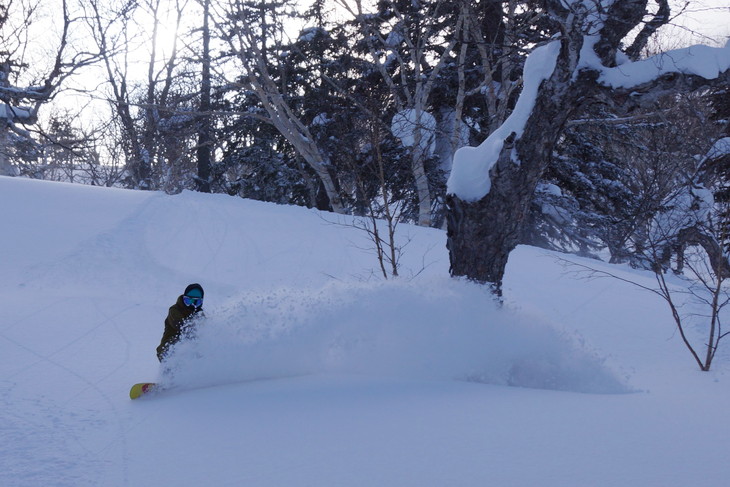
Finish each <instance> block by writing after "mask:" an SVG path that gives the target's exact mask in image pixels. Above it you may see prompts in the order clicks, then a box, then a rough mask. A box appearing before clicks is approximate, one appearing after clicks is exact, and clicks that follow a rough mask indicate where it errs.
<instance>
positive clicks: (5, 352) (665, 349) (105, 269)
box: [0, 178, 730, 487]
mask: <svg viewBox="0 0 730 487" xmlns="http://www.w3.org/2000/svg"><path fill="white" fill-rule="evenodd" d="M40 202H42V203H40ZM0 204H2V205H3V206H4V207H6V208H15V209H16V213H14V214H13V217H12V218H11V219H10V222H11V223H13V222H15V223H13V225H15V226H12V225H11V227H10V231H11V232H13V235H14V236H15V238H13V239H8V240H3V241H0V254H1V255H13V256H18V258H17V259H11V260H5V261H0V271H3V275H4V276H6V279H4V281H3V282H0V294H2V295H3V296H5V297H6V298H9V300H8V304H7V306H6V310H5V311H6V315H5V317H4V318H3V319H2V321H0V371H1V372H0V388H2V392H3V394H2V398H0V436H1V437H2V439H3V442H2V445H0V485H2V486H6V485H7V486H10V487H26V486H28V487H30V486H33V487H35V486H38V485H54V486H74V487H75V486H87V485H88V486H92V485H93V486H99V485H110V486H111V485H114V486H116V485H190V486H193V485H256V486H257V487H261V486H269V485H270V486H277V485H278V486H280V485H348V487H352V486H358V485H362V486H371V485H379V486H381V485H382V486H389V485H392V486H396V485H397V486H402V485H419V486H443V485H460V486H483V485H489V484H491V485H515V486H528V485H529V486H532V485H541V486H545V487H552V486H560V487H563V486H581V487H582V486H585V485H595V486H597V487H600V486H615V485H622V486H637V487H638V486H642V487H643V486H646V485H662V486H663V487H664V486H669V487H671V486H677V487H679V486H683V487H684V486H685V485H691V482H692V480H693V479H696V478H699V477H700V476H702V477H703V478H704V479H705V482H706V484H707V485H718V486H719V485H723V482H724V480H725V479H726V478H727V476H728V475H729V474H730V469H729V468H728V467H726V462H725V461H724V457H723V455H724V451H725V449H724V447H723V445H724V444H725V441H726V439H725V433H724V431H726V428H725V427H724V425H725V420H724V417H725V416H726V415H725V414H724V409H723V408H724V405H725V404H726V403H727V399H728V394H727V392H724V391H725V388H724V386H725V384H723V382H724V381H725V380H727V372H728V370H730V368H729V367H728V357H729V355H728V352H727V351H726V350H724V349H723V350H722V353H721V354H719V355H718V358H717V359H716V360H717V361H718V362H717V364H716V370H715V371H714V372H713V373H711V374H699V373H698V372H696V371H695V370H693V364H692V363H691V362H690V360H689V359H688V357H687V354H686V351H684V350H683V349H682V346H681V343H679V339H678V337H677V336H676V332H675V330H674V328H673V327H672V324H671V318H670V320H669V321H668V320H667V316H666V310H664V309H663V308H662V307H661V303H659V304H657V303H656V302H655V301H651V299H650V297H647V296H643V295H640V293H637V292H635V290H634V289H633V288H626V287H625V286H624V285H622V284H619V283H617V282H611V281H597V282H587V281H576V280H574V279H572V278H570V277H568V276H566V275H565V274H564V272H563V271H562V270H561V269H560V266H559V265H558V264H557V263H555V262H554V260H553V257H552V256H551V254H549V253H545V252H542V251H537V250H535V249H529V248H524V247H521V248H519V249H518V250H517V251H515V252H514V254H513V256H512V257H511V258H510V265H509V267H508V278H507V279H506V281H505V296H506V301H507V303H508V305H507V306H506V308H507V309H506V310H498V309H496V308H495V307H494V306H493V305H492V304H491V302H490V300H489V298H488V297H487V296H486V295H485V293H484V292H483V291H482V290H481V289H479V288H478V287H477V286H473V285H471V284H468V283H465V282H461V281H454V280H452V279H449V278H448V277H446V276H447V266H448V262H447V258H446V255H445V251H444V250H443V233H442V232H439V231H435V230H423V229H412V230H409V233H410V235H409V239H412V240H411V243H410V244H409V247H408V249H407V255H405V256H404V260H403V263H404V271H405V272H404V274H408V273H409V272H408V271H411V273H412V274H414V275H415V274H417V273H418V272H419V271H423V272H421V274H420V275H419V276H418V277H417V278H415V279H413V280H412V281H407V280H403V279H401V280H396V281H392V282H381V281H377V280H370V281H364V280H357V279H353V278H352V277H350V276H355V275H368V274H369V272H368V269H372V268H374V267H375V266H376V262H375V260H374V257H373V256H371V255H368V254H367V253H363V252H362V251H361V250H359V249H358V247H359V248H362V247H363V246H365V245H366V242H367V239H366V238H365V237H364V236H358V234H357V233H356V232H353V231H352V229H343V228H342V227H339V226H335V225H329V224H325V223H323V221H322V219H321V218H320V217H319V216H317V215H316V213H315V212H312V211H309V210H303V209H299V208H288V207H279V206H276V205H266V204H261V203H256V202H248V201H242V200H238V199H236V198H228V197H223V196H210V195H197V194H191V193H185V194H182V195H178V196H166V195H161V194H150V193H135V192H117V191H114V190H103V189H98V188H96V189H89V188H79V187H76V186H70V185H57V184H49V183H41V182H32V181H24V180H9V179H7V178H0ZM54 212H58V213H59V214H61V215H74V217H75V218H73V219H70V220H69V219H68V218H67V219H65V220H64V219H60V218H58V216H56V215H55V214H54ZM94 212H97V213H94ZM85 215H86V216H87V218H85ZM27 225H39V226H41V227H42V228H43V238H44V239H46V243H43V242H41V241H39V240H38V236H37V232H36V230H34V229H33V228H28V227H27ZM74 238H76V240H74ZM26 249H32V251H33V252H34V253H33V255H28V254H26V253H24V252H26ZM28 251H30V250H28ZM426 252H431V256H430V257H429V259H433V262H434V264H433V265H431V266H429V267H427V268H426V269H423V255H424V254H425V253H426ZM627 272H633V271H627ZM632 275H633V276H638V277H635V278H637V279H643V278H644V277H642V276H641V275H640V274H632ZM329 276H334V277H335V279H333V278H332V277H329ZM647 279H648V278H647ZM193 281H198V282H202V283H203V285H204V286H205V287H206V313H207V319H206V322H205V323H204V325H205V326H202V325H201V329H200V333H199V336H198V338H197V340H195V341H190V342H183V343H181V344H180V346H179V347H178V349H177V350H176V354H175V356H174V359H173V365H174V367H175V375H174V376H173V379H171V385H172V386H173V387H172V389H171V390H169V391H166V392H164V393H162V394H160V395H158V396H157V397H153V398H150V399H142V400H138V401H130V400H129V399H128V396H127V392H128V389H129V387H130V386H131V385H132V383H134V382H139V381H143V380H154V379H155V378H156V377H157V376H158V374H159V368H158V364H157V360H156V358H155V356H154V348H155V346H156V345H157V343H158V342H159V338H160V334H161V332H162V320H163V319H164V316H165V313H166V311H167V307H168V306H169V305H170V304H172V302H173V301H174V299H175V297H176V296H177V294H179V292H180V291H181V288H182V287H184V285H185V284H187V283H188V282H193ZM647 282H650V279H648V280H647ZM694 331H696V332H697V333H696V335H695V336H694V337H693V338H695V339H700V340H701V339H702V331H703V330H702V328H701V327H700V325H697V326H696V327H695V328H694ZM469 381H471V382H469ZM506 386H520V387H506ZM636 390H638V391H640V392H632V391H636ZM677 391H682V392H681V393H678V392H677ZM687 391H689V392H687ZM596 392H599V393H601V394H595V393H596ZM697 404H701V405H702V406H703V414H697ZM677 418H680V421H677ZM677 438H681V439H682V441H677ZM526 459H529V462H527V463H526ZM706 465H710V466H711V467H709V468H707V467H706ZM680 467H681V468H680ZM688 482H689V483H688Z"/></svg>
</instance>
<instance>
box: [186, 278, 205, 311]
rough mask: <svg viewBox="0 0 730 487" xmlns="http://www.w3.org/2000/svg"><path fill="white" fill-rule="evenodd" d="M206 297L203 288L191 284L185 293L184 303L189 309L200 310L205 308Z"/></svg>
mask: <svg viewBox="0 0 730 487" xmlns="http://www.w3.org/2000/svg"><path fill="white" fill-rule="evenodd" d="M204 295H205V292H204V291H203V286H201V285H200V284H197V283H195V284H190V285H189V286H188V287H186V288H185V292H184V293H183V303H184V304H185V306H187V307H188V308H195V309H200V308H202V307H203V296H204Z"/></svg>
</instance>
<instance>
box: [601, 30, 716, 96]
mask: <svg viewBox="0 0 730 487" xmlns="http://www.w3.org/2000/svg"><path fill="white" fill-rule="evenodd" d="M596 58H597V56H596ZM593 67H595V68H598V69H599V70H600V71H601V75H600V76H599V78H598V81H599V82H600V83H602V84H604V85H606V86H611V87H613V88H632V87H635V86H639V85H641V84H643V83H648V82H649V81H651V80H654V79H656V78H658V77H660V76H662V75H664V74H668V73H683V74H693V75H697V76H700V77H702V78H705V79H715V78H717V77H718V76H719V75H720V74H721V73H724V72H725V71H727V70H728V69H730V41H728V42H727V43H726V44H725V47H710V46H703V45H696V46H690V47H686V48H683V49H675V50H673V51H668V52H665V53H662V54H657V55H656V56H652V57H649V58H647V59H643V60H641V61H636V62H633V63H625V64H621V65H620V66H616V67H614V68H605V67H602V66H597V65H596V66H593Z"/></svg>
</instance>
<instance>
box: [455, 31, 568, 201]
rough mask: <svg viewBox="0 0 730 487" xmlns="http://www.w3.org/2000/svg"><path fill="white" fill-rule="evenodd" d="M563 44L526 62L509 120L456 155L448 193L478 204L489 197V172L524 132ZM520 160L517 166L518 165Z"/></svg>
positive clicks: (556, 43)
mask: <svg viewBox="0 0 730 487" xmlns="http://www.w3.org/2000/svg"><path fill="white" fill-rule="evenodd" d="M559 52H560V42H559V41H552V42H549V43H548V44H545V45H543V46H540V47H538V48H537V49H535V50H534V51H533V52H532V53H530V55H529V56H528V57H527V60H525V68H524V71H523V72H524V75H523V78H524V83H523V88H522V93H521V94H520V97H519V99H518V100H517V104H516V105H515V108H514V110H513V111H512V113H511V114H510V116H509V117H508V118H507V120H505V122H504V123H503V124H502V125H501V126H500V127H499V128H498V129H497V130H495V131H494V132H493V133H492V134H491V135H490V136H489V137H487V139H486V140H485V141H484V142H482V143H481V144H479V146H477V147H462V148H461V149H459V150H457V151H456V154H454V162H453V168H452V170H451V174H450V175H449V180H448V182H447V186H446V190H447V192H448V193H449V194H454V195H456V196H458V197H459V198H460V199H462V200H464V201H477V200H479V199H481V198H483V197H484V196H486V195H487V194H488V193H489V190H490V189H491V187H492V181H491V179H490V177H489V171H490V170H491V169H492V166H494V164H496V163H497V160H498V159H499V154H500V152H501V151H502V147H503V146H504V141H505V140H506V139H507V138H508V137H509V136H510V135H511V134H512V133H514V134H516V136H517V137H519V136H520V135H522V133H523V132H524V130H525V124H526V123H527V119H528V118H529V117H530V114H531V113H532V109H533V107H534V106H535V100H536V99H537V92H538V88H539V87H540V83H542V82H543V80H545V79H547V78H549V77H550V75H551V74H552V73H553V71H554V70H555V62H556V60H557V57H558V54H559ZM519 162H520V161H519V160H515V163H517V164H519Z"/></svg>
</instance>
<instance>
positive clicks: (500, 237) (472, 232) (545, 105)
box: [447, 44, 580, 295]
mask: <svg viewBox="0 0 730 487" xmlns="http://www.w3.org/2000/svg"><path fill="white" fill-rule="evenodd" d="M569 48H571V49H575V48H578V49H579V48H580V46H568V45H566V44H564V45H563V46H562V47H561V51H564V50H566V49H569ZM570 61H571V57H570V56H567V55H565V54H564V53H563V52H561V54H560V55H559V57H558V60H557V62H556V66H555V69H554V71H553V74H552V76H551V77H550V78H548V79H546V80H544V81H543V82H542V84H541V85H540V88H539V91H538V95H537V98H536V99H535V105H534V109H533V110H532V112H531V114H530V116H529V117H528V119H527V122H526V123H525V127H524V131H523V132H522V134H521V135H520V136H519V137H516V134H515V133H512V134H511V135H510V136H509V137H507V139H506V140H505V141H504V144H503V146H502V150H501V152H500V155H499V158H498V159H497V162H496V163H495V164H494V166H492V168H491V170H490V174H489V176H490V180H491V188H490V190H489V192H488V193H487V194H486V195H485V196H484V197H482V198H481V199H479V200H477V201H465V200H462V199H460V198H459V197H458V196H456V195H454V194H450V195H448V197H447V206H448V215H447V248H448V250H449V259H450V262H451V275H452V276H464V277H468V278H469V279H472V280H474V281H477V282H481V283H489V284H491V285H492V287H493V291H494V292H495V294H497V295H500V294H501V285H502V278H503V276H504V271H505V267H506V265H507V258H508V256H509V254H510V252H511V251H512V250H514V248H515V247H516V246H517V244H518V243H519V239H520V234H521V229H522V224H523V222H524V220H525V217H526V215H527V211H528V209H529V206H530V203H531V201H532V196H533V193H534V191H535V188H536V187H537V183H538V181H539V180H540V176H541V175H542V174H543V172H544V171H545V169H546V168H547V166H548V164H549V162H550V157H551V154H552V152H553V148H554V146H555V144H556V142H557V138H558V136H559V134H560V132H561V130H562V128H563V125H564V124H565V122H566V121H567V119H568V117H569V116H570V114H571V112H572V111H573V110H574V108H575V107H576V105H577V104H578V102H579V97H578V96H576V95H575V91H574V88H575V87H574V86H573V87H572V88H573V89H569V87H570V77H571V75H572V73H573V67H574V66H573V64H572V63H571V62H570Z"/></svg>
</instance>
